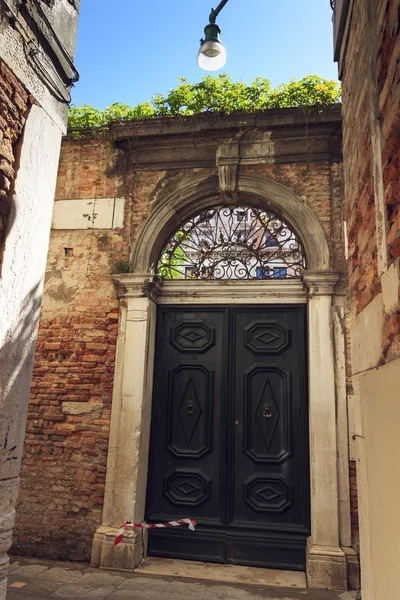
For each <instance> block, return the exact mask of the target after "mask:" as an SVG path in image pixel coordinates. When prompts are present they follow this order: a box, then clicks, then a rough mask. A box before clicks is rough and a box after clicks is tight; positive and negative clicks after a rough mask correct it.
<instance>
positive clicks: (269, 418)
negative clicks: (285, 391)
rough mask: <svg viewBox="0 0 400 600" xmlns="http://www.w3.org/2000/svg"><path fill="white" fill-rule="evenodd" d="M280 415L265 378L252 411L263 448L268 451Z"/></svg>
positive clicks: (268, 382)
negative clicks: (262, 441)
mask: <svg viewBox="0 0 400 600" xmlns="http://www.w3.org/2000/svg"><path fill="white" fill-rule="evenodd" d="M280 416H281V413H280V411H279V407H278V405H277V403H276V401H275V397H274V392H273V390H272V387H271V382H270V380H269V377H266V378H265V382H264V385H263V387H262V390H261V393H260V396H259V398H258V402H257V405H256V407H255V409H254V418H255V420H256V423H257V425H258V427H259V429H260V433H261V435H262V438H263V440H264V444H265V447H266V448H267V450H269V448H270V446H271V441H272V438H273V437H274V433H275V429H276V426H277V424H278V421H279V417H280Z"/></svg>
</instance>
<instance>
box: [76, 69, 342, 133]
mask: <svg viewBox="0 0 400 600" xmlns="http://www.w3.org/2000/svg"><path fill="white" fill-rule="evenodd" d="M340 97H341V89H340V85H339V83H338V82H337V81H333V80H327V79H322V78H321V77H318V76H317V75H307V76H306V77H304V78H303V79H300V80H298V81H297V80H295V79H292V80H290V81H289V83H286V84H282V85H279V86H278V87H276V88H275V89H272V88H271V84H270V82H269V80H268V79H264V78H262V77H258V78H257V79H255V80H254V81H253V83H251V84H250V85H247V84H245V83H243V81H237V82H234V81H232V79H231V78H230V77H229V76H228V75H226V74H222V75H219V76H217V77H213V76H211V75H206V76H205V77H203V79H202V80H201V81H200V82H199V83H189V81H188V80H187V79H184V78H182V79H179V83H178V85H177V86H176V87H175V88H173V89H172V90H170V92H169V93H168V94H167V95H166V96H163V95H162V94H156V95H155V96H153V98H152V99H151V101H149V102H144V103H139V104H138V105H137V106H133V107H132V106H128V105H127V104H123V103H121V102H115V103H114V104H112V105H111V106H109V107H108V108H106V109H105V110H99V109H96V108H93V107H92V106H90V105H89V104H84V105H82V106H76V105H72V106H71V107H70V109H69V120H68V126H69V129H70V131H73V130H79V129H88V128H90V129H91V128H96V127H97V128H99V127H100V128H106V127H107V126H108V125H109V124H110V123H112V122H121V121H132V120H135V119H152V118H156V117H175V116H179V115H181V116H192V115H197V114H200V113H222V114H230V113H233V112H236V111H244V112H248V113H254V112H260V111H264V110H268V109H270V108H290V107H302V108H304V109H306V108H310V107H324V106H330V105H333V104H338V103H339V102H340Z"/></svg>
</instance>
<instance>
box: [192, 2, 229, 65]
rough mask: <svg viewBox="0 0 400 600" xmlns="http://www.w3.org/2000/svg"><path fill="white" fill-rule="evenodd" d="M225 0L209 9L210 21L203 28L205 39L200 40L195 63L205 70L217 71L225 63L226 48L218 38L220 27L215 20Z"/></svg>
mask: <svg viewBox="0 0 400 600" xmlns="http://www.w3.org/2000/svg"><path fill="white" fill-rule="evenodd" d="M227 2H228V0H222V1H221V2H220V3H219V4H218V6H217V8H216V9H214V8H213V9H212V10H211V14H210V23H209V25H207V26H206V28H205V29H204V33H205V39H204V40H203V39H201V40H200V43H201V46H200V50H199V53H198V55H197V64H198V65H199V67H200V68H201V69H204V70H205V71H218V69H222V67H223V66H224V65H225V63H226V50H225V47H224V46H223V45H222V44H221V41H220V39H219V34H220V33H221V29H220V28H219V27H218V25H217V23H216V20H217V16H218V15H219V13H220V12H221V10H222V9H223V8H224V6H225V4H226V3H227Z"/></svg>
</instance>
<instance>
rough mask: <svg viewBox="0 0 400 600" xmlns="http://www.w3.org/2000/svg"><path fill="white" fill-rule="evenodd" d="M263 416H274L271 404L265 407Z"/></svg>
mask: <svg viewBox="0 0 400 600" xmlns="http://www.w3.org/2000/svg"><path fill="white" fill-rule="evenodd" d="M263 417H264V419H270V418H271V417H272V410H271V409H270V407H269V406H265V407H264V412H263Z"/></svg>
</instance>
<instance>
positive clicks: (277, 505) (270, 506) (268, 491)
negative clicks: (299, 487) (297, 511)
mask: <svg viewBox="0 0 400 600" xmlns="http://www.w3.org/2000/svg"><path fill="white" fill-rule="evenodd" d="M243 485H244V497H245V500H246V502H247V504H248V505H249V506H251V508H252V509H253V510H255V511H257V512H265V513H283V512H285V510H287V509H288V508H290V507H291V505H292V503H293V485H292V484H291V483H290V481H289V480H288V479H286V477H285V476H284V475H264V474H263V475H261V474H260V475H258V474H257V475H253V476H252V477H249V479H247V480H246V481H245V482H244V484H243Z"/></svg>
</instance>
